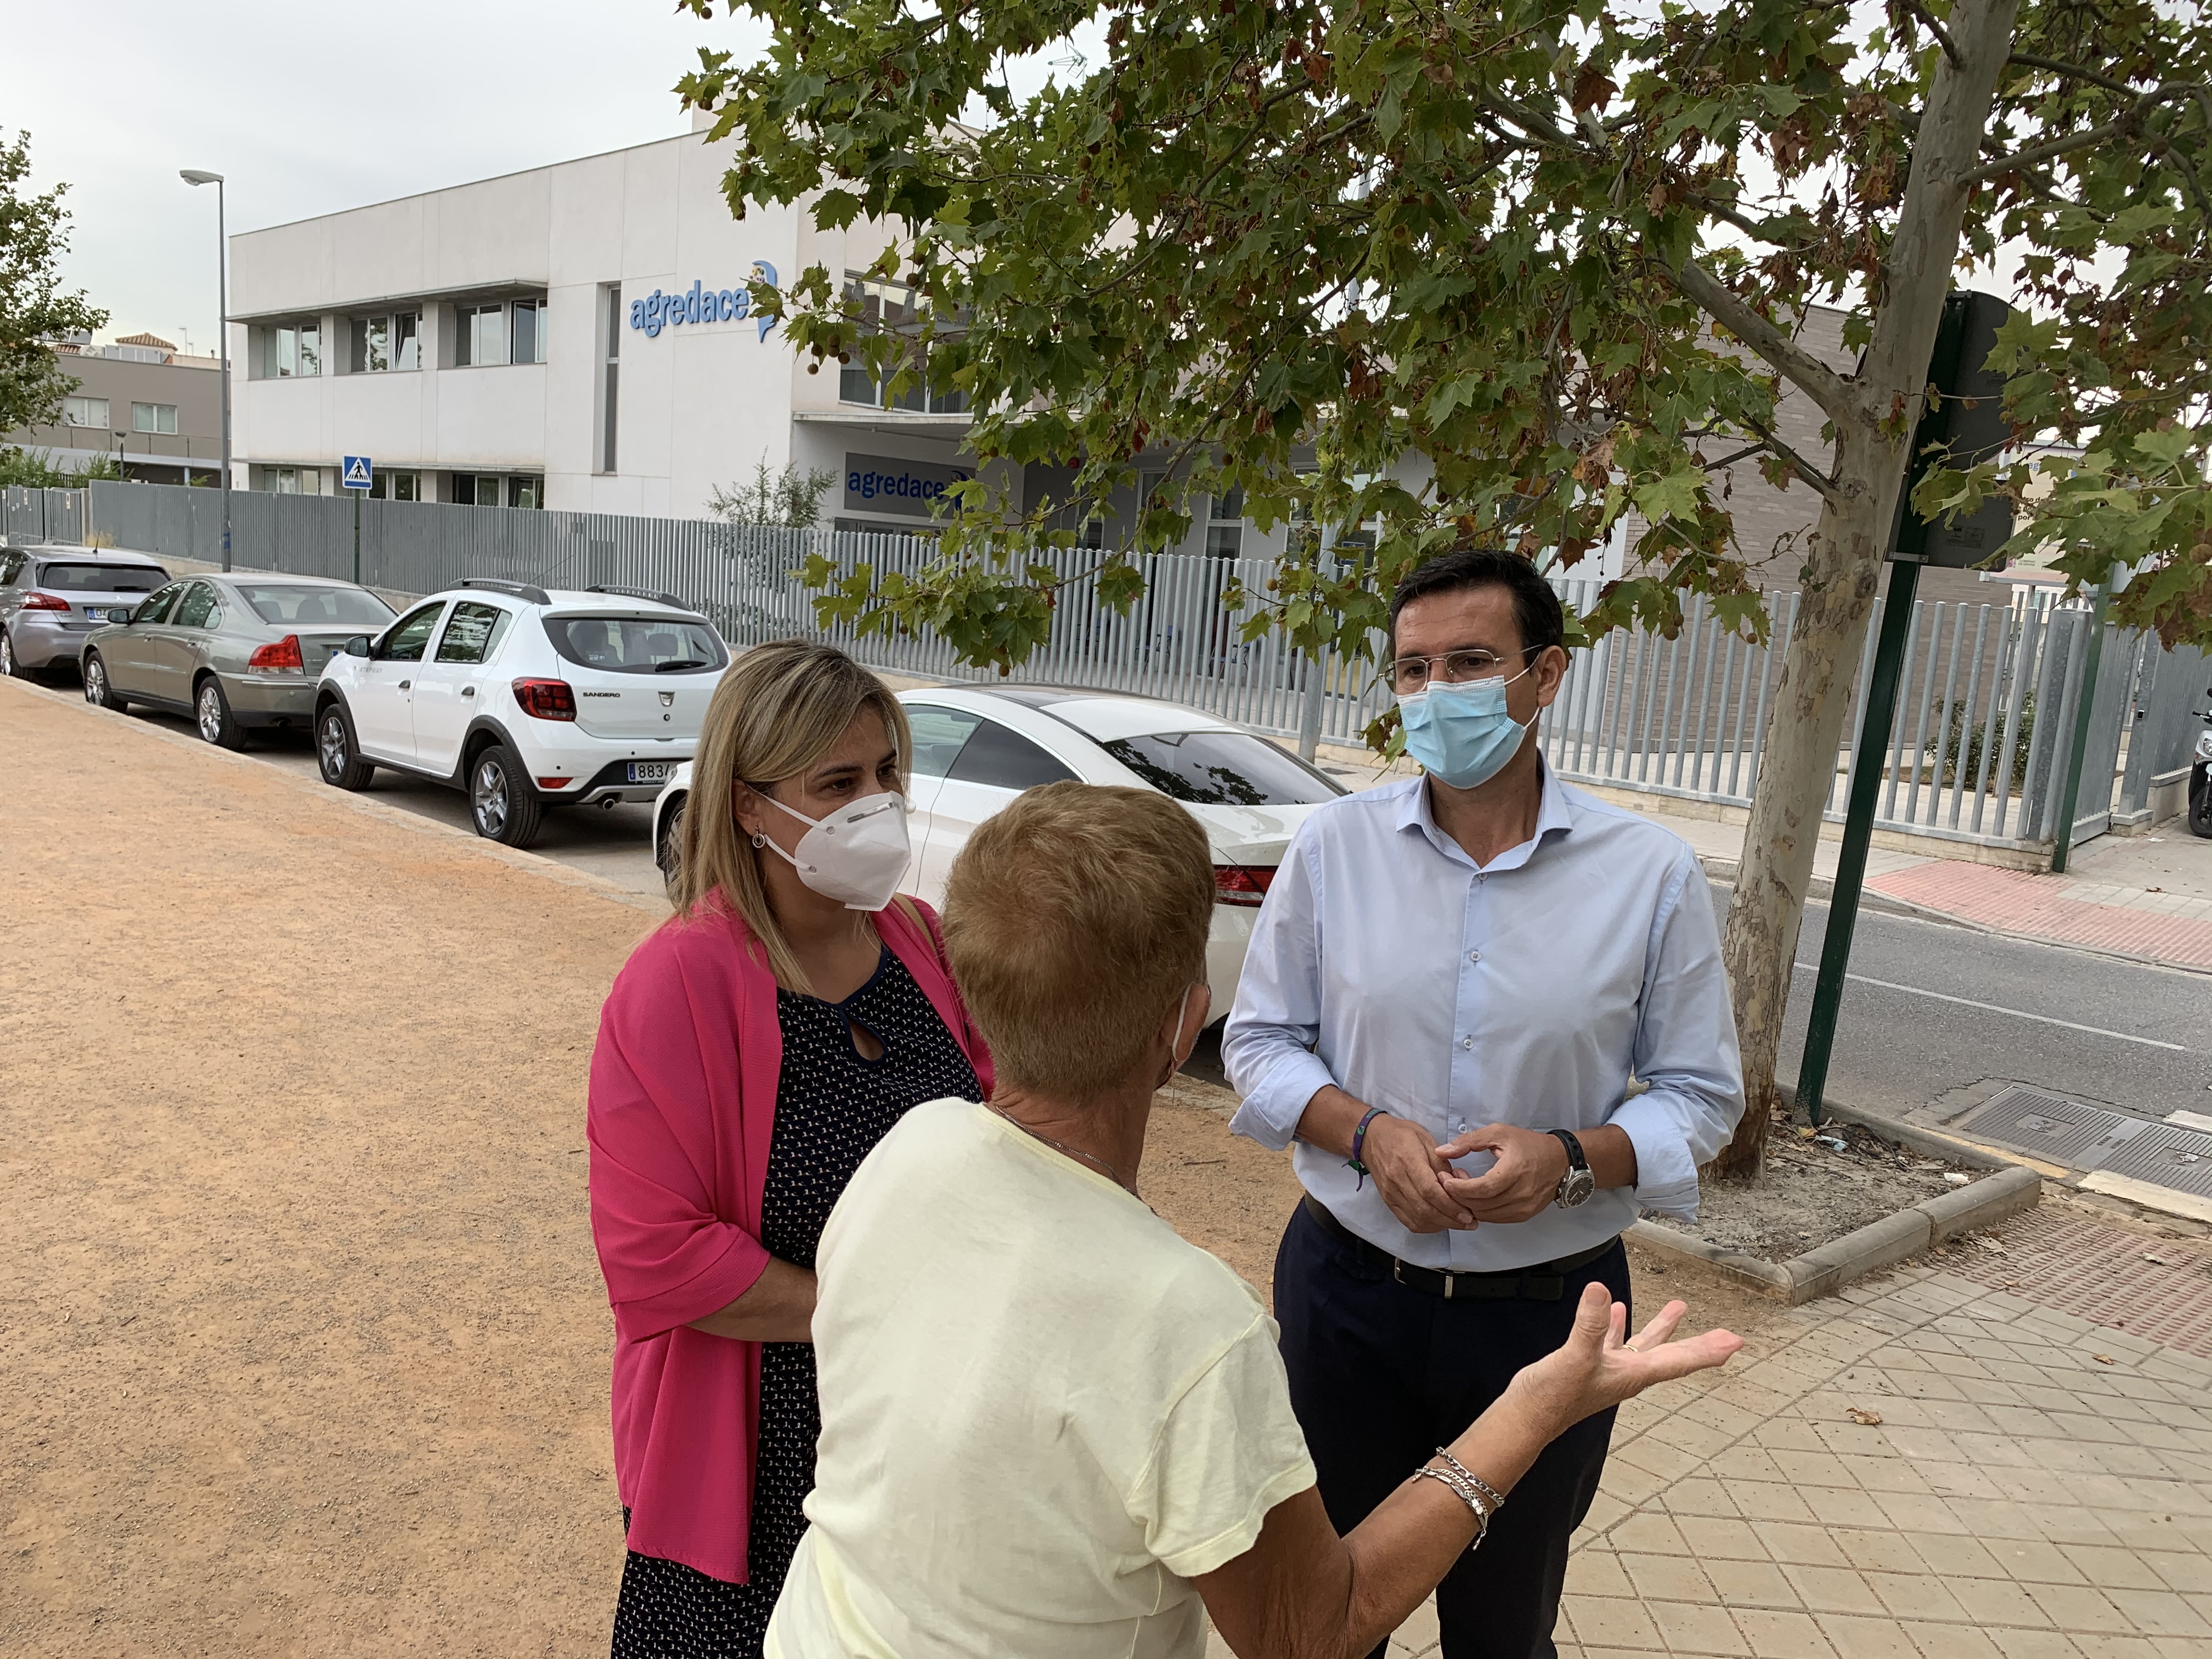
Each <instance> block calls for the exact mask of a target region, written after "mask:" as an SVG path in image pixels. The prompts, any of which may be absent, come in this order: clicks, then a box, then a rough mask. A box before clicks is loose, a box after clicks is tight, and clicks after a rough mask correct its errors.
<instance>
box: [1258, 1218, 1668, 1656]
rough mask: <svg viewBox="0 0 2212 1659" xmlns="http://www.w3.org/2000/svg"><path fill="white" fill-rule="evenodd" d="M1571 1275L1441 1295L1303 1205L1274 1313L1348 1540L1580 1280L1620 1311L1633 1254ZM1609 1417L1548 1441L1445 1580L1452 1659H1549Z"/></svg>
mask: <svg viewBox="0 0 2212 1659" xmlns="http://www.w3.org/2000/svg"><path fill="white" fill-rule="evenodd" d="M1565 1277H1566V1286H1565V1294H1564V1295H1563V1296H1562V1297H1560V1298H1559V1300H1558V1301H1557V1302H1537V1301H1526V1300H1518V1299H1516V1300H1510V1301H1495V1302H1488V1301H1458V1300H1455V1301H1450V1302H1447V1301H1445V1300H1444V1299H1443V1297H1437V1296H1432V1295H1431V1294H1429V1292H1427V1291H1418V1290H1414V1289H1412V1288H1410V1287H1409V1286H1407V1285H1401V1284H1399V1283H1398V1282H1397V1281H1396V1280H1395V1279H1393V1278H1391V1277H1390V1274H1389V1270H1388V1269H1387V1268H1384V1267H1378V1266H1376V1265H1374V1264H1372V1263H1371V1262H1370V1261H1365V1260H1363V1259H1362V1258H1361V1257H1360V1256H1359V1255H1358V1254H1357V1253H1356V1252H1355V1251H1353V1250H1352V1249H1351V1248H1350V1247H1349V1246H1348V1245H1346V1244H1345V1243H1341V1242H1340V1241H1339V1240H1337V1239H1335V1238H1334V1237H1330V1235H1329V1234H1328V1232H1326V1231H1323V1230H1322V1226H1321V1225H1320V1224H1319V1223H1317V1222H1316V1221H1315V1220H1314V1218H1312V1217H1311V1216H1310V1215H1308V1214H1307V1213H1306V1211H1305V1206H1304V1205H1300V1206H1298V1208H1297V1210H1296V1211H1294V1212H1292V1213H1291V1225H1290V1226H1289V1227H1288V1228H1287V1229H1286V1230H1285V1231H1284V1234H1283V1242H1282V1244H1281V1246H1280V1247H1279V1249H1278V1250H1277V1251H1276V1255H1275V1318H1276V1320H1277V1322H1279V1324H1280V1325H1281V1327H1282V1334H1283V1335H1282V1341H1283V1363H1284V1364H1285V1367H1286V1368H1287V1369H1288V1370H1289V1372H1290V1377H1291V1408H1292V1409H1293V1410H1294V1411H1296V1412H1297V1419H1298V1424H1299V1426H1300V1427H1302V1428H1303V1429H1304V1431H1305V1436H1306V1445H1307V1447H1308V1449H1310V1451H1311V1452H1312V1454H1313V1460H1314V1468H1315V1469H1316V1472H1317V1474H1318V1475H1319V1477H1320V1482H1321V1496H1322V1504H1324V1505H1326V1506H1327V1508H1328V1517H1329V1519H1330V1520H1331V1521H1332V1522H1334V1523H1335V1526H1336V1529H1337V1530H1338V1531H1339V1532H1340V1533H1342V1532H1349V1531H1351V1530H1352V1528H1354V1527H1355V1526H1357V1525H1358V1524H1359V1522H1361V1521H1363V1520H1364V1519H1365V1518H1366V1517H1367V1515H1368V1513H1369V1511H1370V1510H1373V1509H1374V1508H1375V1506H1376V1504H1380V1503H1381V1502H1382V1501H1383V1499H1384V1498H1388V1497H1389V1495H1390V1494H1391V1492H1395V1490H1396V1489H1397V1487H1398V1486H1399V1485H1400V1483H1401V1482H1402V1481H1403V1480H1405V1479H1406V1478H1407V1476H1408V1475H1410V1474H1412V1473H1413V1471H1414V1470H1415V1469H1417V1468H1419V1467H1420V1466H1421V1465H1422V1464H1423V1463H1425V1462H1428V1461H1429V1459H1430V1458H1431V1457H1433V1456H1434V1455H1436V1449H1437V1447H1438V1446H1448V1445H1449V1444H1450V1443H1452V1441H1454V1440H1455V1439H1456V1438H1457V1437H1459V1436H1460V1434H1461V1433H1462V1432H1463V1431H1465V1430H1466V1428H1467V1425H1468V1424H1470V1423H1472V1422H1473V1421H1474V1419H1476V1418H1477V1417H1479V1416H1480V1415H1481V1414H1482V1412H1483V1410H1484V1408H1485V1407H1487V1406H1488V1405H1489V1404H1490V1403H1491V1402H1492V1401H1494V1400H1496V1399H1497V1398H1498V1395H1500V1394H1502V1393H1503V1392H1504V1389H1505V1385H1506V1383H1509V1382H1510V1381H1511V1380H1512V1377H1513V1374H1514V1372H1516V1371H1517V1370H1520V1369H1521V1368H1522V1366H1523V1365H1526V1364H1528V1363H1529V1362H1530V1361H1532V1360H1536V1359H1541V1358H1543V1357H1544V1356H1545V1355H1546V1354H1547V1353H1549V1352H1552V1350H1553V1349H1554V1348H1556V1347H1558V1346H1559V1344H1560V1343H1561V1342H1563V1341H1565V1340H1566V1336H1567V1333H1568V1330H1569V1329H1570V1328H1571V1327H1572V1325H1573V1322H1574V1311H1575V1304H1576V1302H1577V1300H1578V1299H1579V1298H1580V1297H1581V1295H1582V1291H1583V1286H1584V1285H1588V1284H1589V1283H1590V1282H1591V1281H1592V1280H1593V1279H1595V1280H1597V1281H1599V1282H1601V1283H1602V1284H1603V1285H1605V1286H1606V1287H1607V1289H1608V1290H1610V1291H1612V1292H1613V1300H1615V1301H1616V1302H1622V1303H1626V1301H1627V1300H1628V1253H1627V1251H1626V1249H1622V1248H1621V1247H1620V1245H1619V1244H1615V1245H1614V1246H1613V1249H1611V1250H1609V1251H1607V1253H1606V1254H1605V1255H1601V1256H1600V1257H1598V1258H1597V1260H1596V1261H1592V1262H1589V1263H1588V1264H1586V1265H1585V1266H1583V1267H1578V1268H1577V1269H1575V1271H1573V1272H1572V1273H1568V1274H1567V1275H1566V1276H1565ZM1612 1437H1613V1413H1612V1412H1609V1411H1607V1412H1602V1413H1599V1414H1598V1415H1597V1416H1595V1417H1592V1418H1588V1419H1584V1420H1583V1422H1581V1423H1578V1424H1577V1425H1575V1426H1574V1427H1573V1428H1571V1429H1569V1430H1568V1431H1566V1432H1565V1434H1563V1435H1561V1436H1560V1437H1559V1438H1558V1439H1557V1440H1554V1441H1553V1443H1551V1444H1550V1445H1549V1446H1548V1447H1547V1448H1546V1449H1544V1452H1543V1455H1541V1456H1540V1457H1539V1458H1537V1460H1536V1462H1535V1466H1534V1468H1531V1469H1530V1470H1529V1471H1528V1474H1525V1475H1523V1476H1522V1479H1521V1482H1520V1484H1519V1485H1518V1486H1515V1487H1514V1488H1513V1491H1512V1492H1511V1494H1510V1496H1509V1497H1508V1498H1507V1499H1506V1502H1505V1507H1504V1509H1502V1510H1499V1511H1498V1516H1497V1518H1496V1519H1495V1520H1493V1521H1492V1522H1491V1524H1490V1531H1489V1534H1488V1535H1487V1536H1486V1537H1485V1538H1484V1540H1483V1542H1482V1547H1481V1548H1480V1549H1479V1550H1477V1551H1475V1552H1474V1553H1473V1554H1471V1555H1463V1556H1462V1557H1461V1558H1460V1559H1459V1564H1458V1565H1456V1566H1455V1567H1454V1568H1453V1569H1452V1570H1451V1572H1450V1574H1449V1577H1446V1578H1445V1579H1444V1581H1443V1583H1441V1584H1439V1585H1438V1586H1437V1620H1438V1622H1439V1624H1440V1625H1441V1626H1443V1654H1444V1659H1556V1655H1557V1653H1558V1650H1557V1649H1556V1648H1555V1647H1554V1646H1553V1643H1552V1626H1553V1623H1554V1622H1555V1621H1556V1620H1558V1618H1559V1589H1560V1586H1561V1585H1562V1584H1563V1583H1565V1578H1566V1572H1567V1541H1568V1539H1569V1538H1570V1537H1571V1535H1572V1534H1573V1532H1574V1530H1575V1528H1577V1527H1578V1526H1580V1525H1581V1524H1582V1522H1583V1516H1586V1515H1588V1514H1589V1507H1590V1500H1591V1499H1592V1498H1595V1497H1596V1496H1597V1484H1598V1477H1599V1476H1600V1475H1601V1474H1603V1473H1604V1471H1605V1453H1606V1447H1607V1444H1608V1443H1610V1441H1611V1439H1612ZM1476 1473H1477V1474H1480V1473H1481V1471H1480V1470H1479V1469H1478V1470H1477V1471H1476ZM1388 1645H1389V1644H1388V1643H1387V1642H1385V1643H1384V1644H1383V1645H1382V1646H1378V1647H1377V1648H1376V1650H1375V1652H1374V1654H1373V1655H1372V1656H1371V1659H1383V1650H1384V1648H1386V1647H1387V1646H1388Z"/></svg>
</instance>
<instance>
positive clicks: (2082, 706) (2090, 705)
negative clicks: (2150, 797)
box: [2051, 566, 2118, 876]
mask: <svg viewBox="0 0 2212 1659" xmlns="http://www.w3.org/2000/svg"><path fill="white" fill-rule="evenodd" d="M2117 574H2118V567H2117V566H2115V567H2114V568H2113V570H2112V573H2111V574H2107V575H2106V578H2105V580H2102V581H2101V582H2099V583H2098V584H2097V597H2096V599H2095V600H2094V602H2093V603H2092V604H2091V605H2090V607H2089V648H2088V649H2087V650H2086V651H2084V652H2083V653H2081V690H2079V691H2077V692H2076V693H2075V697H2074V741H2073V743H2072V744H2070V745H2069V753H2068V755H2067V757H2066V787H2065V789H2064V790H2063V791H2062V792H2061V793H2060V794H2059V797H2058V822H2057V823H2056V824H2055V825H2053V826H2052V829H2053V830H2054V831H2055V835H2056V839H2054V840H2053V841H2052V842H2051V874H2052V875H2054V876H2063V875H2064V874H2065V873H2066V858H2067V854H2069V853H2070V852H2072V851H2073V850H2074V814H2075V811H2076V809H2077V808H2078V807H2079V805H2080V804H2081V757H2082V755H2083V754H2084V752H2085V751H2086V750H2087V749H2088V747H2089V723H2090V721H2091V720H2094V719H2095V718H2096V714H2097V665H2098V660H2099V659H2100V658H2101V657H2102V656H2103V655H2104V654H2105V605H2106V602H2107V601H2108V600H2110V599H2111V598H2112V577H2113V576H2114V575H2117ZM2105 788H2106V793H2108V794H2109V793H2111V790H2112V779H2111V778H2109V777H2107V778H2106V780H2105Z"/></svg>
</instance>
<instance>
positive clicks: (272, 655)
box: [246, 634, 307, 674]
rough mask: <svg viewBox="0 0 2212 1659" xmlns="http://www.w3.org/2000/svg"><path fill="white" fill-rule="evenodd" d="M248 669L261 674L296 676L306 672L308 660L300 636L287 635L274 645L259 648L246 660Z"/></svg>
mask: <svg viewBox="0 0 2212 1659" xmlns="http://www.w3.org/2000/svg"><path fill="white" fill-rule="evenodd" d="M246 667H247V668H248V669H249V670H251V671H253V672H255V673H259V674H282V673H285V672H288V671H289V672H290V673H294V674H297V673H301V672H302V671H305V670H306V668H307V657H306V655H305V654H304V653H302V652H301V649H300V636H299V635H297V634H287V635H285V636H284V637H283V639H281V640H279V641H276V644H274V645H264V646H258V647H255V648H254V653H253V654H252V656H250V657H248V658H247V659H246Z"/></svg>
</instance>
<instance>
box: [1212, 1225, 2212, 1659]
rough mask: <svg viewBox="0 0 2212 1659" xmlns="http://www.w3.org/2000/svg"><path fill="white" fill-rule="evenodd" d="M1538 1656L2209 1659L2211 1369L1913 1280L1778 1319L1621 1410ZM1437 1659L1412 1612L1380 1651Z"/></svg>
mask: <svg viewBox="0 0 2212 1659" xmlns="http://www.w3.org/2000/svg"><path fill="white" fill-rule="evenodd" d="M1855 1410H1856V1411H1858V1412H1861V1413H1869V1414H1871V1415H1875V1416H1878V1417H1879V1419H1880V1422H1879V1424H1878V1425H1865V1424H1862V1423H1860V1422H1858V1421H1856V1420H1854V1419H1853V1417H1852V1415H1851V1413H1852V1412H1853V1411H1855ZM1558 1636H1559V1651H1560V1654H1561V1656H1562V1659H1618V1656H1624V1655H1628V1654H1658V1653H1664V1654H1675V1655H1699V1656H1707V1655H1710V1656H1715V1659H1719V1656H1729V1659H1735V1656H1749V1659H1998V1656H2002V1659H2207V1656H2212V1361H2208V1360H2205V1359H2202V1358H2197V1357H2196V1356H2194V1355H2191V1354H2187V1353H2183V1352H2179V1351H2177V1350H2174V1349H2171V1348H2166V1347H2161V1346H2159V1345H2157V1344H2155V1343H2153V1342H2149V1341H2147V1340H2143V1339H2142V1338H2140V1337H2136V1336H2131V1335H2130V1334H2126V1333H2125V1332H2123V1331H2118V1330H2114V1329H2111V1328H2106V1327H2102V1326H2099V1325H2095V1324H2092V1323H2091V1322H2088V1321H2087V1320H2085V1319H2081V1318H2078V1317H2075V1316H2072V1315H2069V1314H2064V1313H2059V1312H2056V1311H2054V1310H2051V1309H2048V1308H2045V1307H2043V1306H2040V1305H2038V1304H2034V1303H2031V1302H2028V1301H2026V1300H2024V1299H2022V1298H2021V1297H2017V1296H2014V1295H2011V1294H2008V1293H2007V1292H2005V1291H1996V1290H1992V1289H1990V1288H1989V1287H1987V1286H1984V1285H1978V1284H1975V1283H1973V1282H1972V1281H1971V1280H1969V1279H1966V1278H1964V1277H1962V1276H1960V1274H1957V1273H1951V1272H1948V1271H1943V1270H1940V1269H1936V1268H1930V1267H1905V1268H1902V1269H1899V1270H1898V1271H1896V1272H1894V1273H1889V1274H1887V1275H1885V1276H1884V1277H1882V1278H1881V1279H1879V1280H1876V1281H1873V1282H1870V1283H1867V1284H1863V1285H1855V1286H1851V1287H1850V1288H1848V1289H1846V1290H1845V1291H1844V1292H1842V1293H1841V1294H1840V1295H1838V1296H1836V1297H1829V1298H1826V1299H1825V1300H1822V1301H1820V1302H1815V1303H1813V1304H1809V1305H1808V1306H1806V1307H1802V1308H1798V1309H1794V1310H1787V1311H1782V1310H1777V1313H1776V1315H1775V1316H1774V1317H1773V1319H1772V1321H1771V1322H1768V1323H1765V1324H1763V1325H1762V1326H1761V1328H1759V1332H1758V1334H1757V1336H1756V1338H1755V1340H1754V1341H1753V1344H1752V1346H1750V1347H1749V1348H1747V1350H1746V1352H1744V1354H1742V1355H1741V1356H1740V1357H1739V1358H1738V1359H1737V1360H1736V1361H1735V1364H1731V1365H1730V1366H1729V1367H1728V1368H1727V1369H1726V1370H1723V1371H1721V1372H1719V1373H1717V1374H1714V1375H1711V1376H1705V1377H1700V1378H1698V1379H1694V1380H1693V1381H1692V1382H1689V1383H1680V1384H1676V1385H1674V1387H1673V1388H1671V1389H1662V1390H1660V1391H1659V1392H1657V1393H1656V1395H1651V1396H1648V1397H1647V1398H1645V1399H1644V1400H1639V1401H1632V1402H1630V1404H1629V1405H1628V1407H1626V1408H1625V1409H1624V1410H1623V1412H1622V1414H1621V1419H1620V1427H1619V1429H1618V1430H1617V1431H1616V1432H1615V1434H1614V1437H1613V1455H1612V1458H1611V1460H1610V1462H1608V1464H1607V1470H1606V1478H1605V1483H1604V1487H1603V1490H1602V1492H1601V1494H1600V1496H1599V1498H1598V1499H1597V1504H1596V1507H1595V1509H1594V1510H1593V1511H1592V1513H1591V1515H1590V1518H1589V1525H1588V1526H1587V1527H1586V1528H1584V1529H1583V1532H1582V1533H1581V1534H1577V1543H1576V1547H1575V1554H1574V1559H1573V1564H1572V1565H1571V1567H1570V1569H1569V1571H1568V1575H1567V1596H1566V1601H1565V1608H1564V1612H1563V1614H1562V1617H1561V1620H1560V1627H1559V1632H1558ZM1225 1651H1226V1650H1225V1648H1224V1647H1222V1646H1221V1645H1220V1644H1219V1642H1218V1638H1216V1644H1215V1647H1214V1649H1213V1652H1214V1653H1215V1654H1217V1655H1218V1654H1221V1653H1225ZM1436 1652H1437V1645H1436V1624H1435V1620H1434V1616H1433V1613H1431V1610H1430V1609H1428V1608H1423V1609H1422V1610H1421V1612H1420V1613H1417V1614H1416V1615H1415V1616H1414V1618H1413V1620H1411V1621H1409V1622H1408V1624H1407V1626H1406V1627H1405V1628H1404V1629H1403V1630H1401V1632H1399V1635H1398V1638H1397V1639H1396V1640H1395V1641H1394V1642H1393V1643H1392V1644H1391V1654H1392V1656H1393V1659H1399V1656H1401V1655H1403V1656H1413V1655H1425V1654H1434V1653H1436Z"/></svg>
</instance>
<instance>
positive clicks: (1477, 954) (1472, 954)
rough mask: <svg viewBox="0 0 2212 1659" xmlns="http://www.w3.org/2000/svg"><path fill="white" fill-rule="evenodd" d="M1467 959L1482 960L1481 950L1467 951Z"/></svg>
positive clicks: (1470, 960) (1472, 960)
mask: <svg viewBox="0 0 2212 1659" xmlns="http://www.w3.org/2000/svg"><path fill="white" fill-rule="evenodd" d="M1467 959H1468V961H1469V962H1480V961H1481V960H1482V952H1481V951H1468V953H1467Z"/></svg>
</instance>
